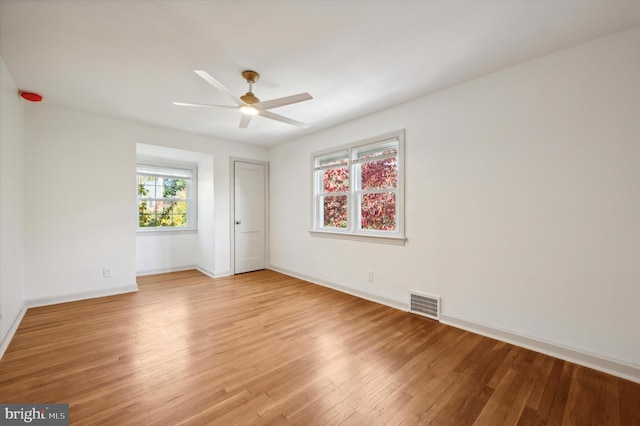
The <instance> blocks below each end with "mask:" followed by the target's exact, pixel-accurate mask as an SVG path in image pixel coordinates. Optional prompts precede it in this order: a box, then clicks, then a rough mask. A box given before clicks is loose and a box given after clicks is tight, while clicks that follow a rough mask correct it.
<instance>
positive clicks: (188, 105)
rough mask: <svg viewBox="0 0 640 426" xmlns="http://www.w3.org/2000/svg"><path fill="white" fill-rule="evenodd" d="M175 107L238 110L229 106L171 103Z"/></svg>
mask: <svg viewBox="0 0 640 426" xmlns="http://www.w3.org/2000/svg"><path fill="white" fill-rule="evenodd" d="M171 103H172V104H174V105H177V106H186V107H200V108H231V109H238V107H235V106H230V105H209V104H190V103H187V102H171Z"/></svg>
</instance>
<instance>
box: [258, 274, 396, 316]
mask: <svg viewBox="0 0 640 426" xmlns="http://www.w3.org/2000/svg"><path fill="white" fill-rule="evenodd" d="M267 269H271V270H272V271H276V272H280V273H281V274H285V275H289V276H291V277H294V278H298V279H301V280H304V281H308V282H310V283H313V284H318V285H321V286H323V287H327V288H331V289H333V290H337V291H340V292H342V293H347V294H350V295H352V296H356V297H359V298H361V299H365V300H369V301H371V302H376V303H380V304H381V305H386V306H389V307H391V308H395V309H399V310H401V311H408V310H409V305H408V303H407V302H403V301H400V300H394V299H389V298H387V297H383V296H379V295H376V294H372V293H366V292H364V291H359V290H354V289H352V288H349V287H345V286H342V285H339V284H335V283H332V282H329V281H325V280H321V279H319V278H314V277H310V276H308V275H305V274H299V273H297V272H293V271H289V270H287V269H284V268H280V267H278V266H274V265H269V266H268V267H267Z"/></svg>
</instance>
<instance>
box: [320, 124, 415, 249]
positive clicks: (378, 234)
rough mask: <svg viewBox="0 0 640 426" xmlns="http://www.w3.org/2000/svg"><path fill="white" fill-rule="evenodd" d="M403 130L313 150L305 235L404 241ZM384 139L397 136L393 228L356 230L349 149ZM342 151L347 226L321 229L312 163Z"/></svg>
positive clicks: (354, 199) (355, 201)
mask: <svg viewBox="0 0 640 426" xmlns="http://www.w3.org/2000/svg"><path fill="white" fill-rule="evenodd" d="M404 133H405V132H404V129H402V130H398V131H395V132H390V133H386V134H383V135H379V136H375V137H372V138H368V139H363V140H360V141H358V142H354V143H350V144H347V145H341V146H337V147H333V148H330V149H326V150H322V151H318V152H314V153H312V154H311V173H312V177H311V197H312V200H311V206H312V214H311V229H310V230H309V234H310V235H311V236H313V237H325V238H338V239H348V240H354V241H367V242H375V243H384V244H394V245H404V244H405V242H406V241H407V238H406V236H405V227H404V225H405V224H404V215H405V206H404V186H405V185H404V178H405V172H404ZM388 139H397V140H398V162H397V165H398V188H397V190H396V201H397V211H396V227H397V229H396V231H395V232H389V231H371V230H358V226H357V224H356V222H357V216H358V206H357V205H356V204H357V198H358V197H357V196H355V194H356V192H357V191H355V190H354V189H353V187H352V185H353V184H354V182H355V180H354V176H352V172H353V164H352V159H351V156H352V154H351V152H352V150H353V149H355V148H358V147H360V146H363V145H369V144H374V143H377V142H382V141H384V140H388ZM342 150H347V158H348V160H349V161H348V167H349V193H348V203H349V204H348V205H349V210H348V223H349V226H348V227H347V228H345V229H339V228H331V229H328V228H322V227H318V226H317V224H318V223H319V206H318V204H317V202H318V201H317V200H318V197H317V193H316V190H317V185H318V182H317V180H316V179H317V178H316V165H315V160H316V158H317V157H320V156H323V155H327V154H330V153H333V152H338V151H342Z"/></svg>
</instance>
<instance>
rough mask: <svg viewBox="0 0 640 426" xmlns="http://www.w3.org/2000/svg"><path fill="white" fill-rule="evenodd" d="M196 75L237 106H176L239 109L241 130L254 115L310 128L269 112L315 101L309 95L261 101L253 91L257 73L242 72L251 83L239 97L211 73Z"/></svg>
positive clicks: (181, 103)
mask: <svg viewBox="0 0 640 426" xmlns="http://www.w3.org/2000/svg"><path fill="white" fill-rule="evenodd" d="M194 72H195V73H196V74H198V75H199V76H200V77H202V79H203V80H204V81H206V82H207V83H209V84H210V85H212V86H213V87H215V88H216V89H218V90H219V91H221V92H223V93H226V94H227V95H229V97H231V99H233V101H234V102H235V103H236V104H238V105H237V106H229V105H207V104H190V103H185V102H173V104H174V105H178V106H187V107H204V108H209V107H214V108H231V109H239V110H240V111H241V112H242V116H241V117H240V128H241V129H246V128H247V126H249V123H250V122H251V119H252V118H253V116H254V115H260V116H262V117H264V118H270V119H271V120H276V121H280V122H282V123H286V124H291V125H293V126H298V127H308V126H309V125H308V124H306V123H302V122H300V121H296V120H292V119H291V118H288V117H284V116H282V115H278V114H274V113H273V112H271V111H269V110H270V109H273V108H277V107H281V106H285V105H291V104H295V103H297V102H302V101H308V100H309V99H313V96H311V95H310V94H308V93H306V92H305V93H299V94H297V95H292V96H286V97H284V98H278V99H271V100H270V101H264V102H262V101H260V99H258V98H257V97H256V96H255V95H254V94H253V92H252V91H251V90H252V88H253V84H254V83H255V82H256V81H258V79H259V78H260V74H258V73H257V72H255V71H251V70H246V71H243V72H242V77H243V78H244V79H245V80H246V81H247V83H249V91H248V92H247V93H245V94H244V95H242V96H240V97H238V96H236V95H234V94H233V92H231V90H229V89H227V88H226V87H225V86H224V85H223V84H222V83H220V82H219V81H218V80H216V79H215V78H213V77H211V76H210V75H209V73H207V72H206V71H202V70H194Z"/></svg>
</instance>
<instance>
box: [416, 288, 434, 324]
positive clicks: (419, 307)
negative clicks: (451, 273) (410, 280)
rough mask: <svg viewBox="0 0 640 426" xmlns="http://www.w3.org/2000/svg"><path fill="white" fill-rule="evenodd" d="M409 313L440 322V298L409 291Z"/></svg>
mask: <svg viewBox="0 0 640 426" xmlns="http://www.w3.org/2000/svg"><path fill="white" fill-rule="evenodd" d="M409 312H412V313H414V314H418V315H422V316H425V317H427V318H431V319H434V320H438V321H440V296H431V295H429V294H424V293H419V292H417V291H414V290H409Z"/></svg>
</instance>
